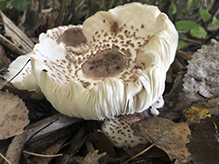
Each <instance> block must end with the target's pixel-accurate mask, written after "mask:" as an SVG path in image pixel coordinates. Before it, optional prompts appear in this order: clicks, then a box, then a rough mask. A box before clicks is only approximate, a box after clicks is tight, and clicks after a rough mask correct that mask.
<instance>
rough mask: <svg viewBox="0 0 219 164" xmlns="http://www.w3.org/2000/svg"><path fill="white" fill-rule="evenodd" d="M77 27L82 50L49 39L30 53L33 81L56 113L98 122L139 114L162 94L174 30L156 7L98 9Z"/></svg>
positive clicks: (174, 40)
mask: <svg viewBox="0 0 219 164" xmlns="http://www.w3.org/2000/svg"><path fill="white" fill-rule="evenodd" d="M133 13H134V14H133ZM148 24H150V26H148ZM82 31H83V34H84V36H85V38H86V40H87V44H85V43H84V44H85V45H87V46H88V47H89V48H87V49H85V50H86V52H85V51H84V52H83V53H75V52H74V51H72V50H71V48H70V47H71V46H65V45H64V44H63V43H62V42H61V43H60V44H57V42H55V41H54V40H52V39H50V38H48V37H47V38H45V39H44V40H42V41H41V42H40V44H38V45H36V46H35V48H34V51H33V54H34V55H32V59H31V64H32V70H33V73H34V75H35V78H36V81H37V84H38V85H39V86H40V89H41V90H42V92H43V94H44V95H45V97H46V98H47V99H48V100H49V101H50V102H51V103H52V105H53V106H54V107H55V108H56V109H57V110H58V111H60V112H61V113H63V114H66V115H68V116H75V117H80V118H84V119H98V120H103V119H104V118H113V117H114V116H118V115H125V114H133V113H135V112H142V111H144V110H146V109H147V108H149V107H150V106H151V105H152V104H153V103H154V102H155V101H156V100H157V99H158V98H159V97H160V96H161V95H162V93H163V91H164V82H165V77H166V71H167V70H168V68H169V65H170V64H171V63H172V61H173V59H174V56H175V50H176V47H177V40H178V34H177V32H176V30H175V28H174V26H173V24H172V23H171V22H170V20H169V19H168V18H167V16H166V15H165V14H164V13H160V11H159V10H158V9H157V7H154V6H149V5H142V4H140V3H131V4H127V5H124V6H119V7H116V8H115V9H112V10H109V11H108V12H103V11H102V12H98V13H97V14H95V15H94V16H92V17H90V18H88V19H87V20H86V21H85V22H84V24H83V28H82Z"/></svg>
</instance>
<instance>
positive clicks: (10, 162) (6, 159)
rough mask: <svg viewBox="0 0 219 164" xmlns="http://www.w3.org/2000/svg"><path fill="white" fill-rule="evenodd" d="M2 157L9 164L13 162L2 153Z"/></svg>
mask: <svg viewBox="0 0 219 164" xmlns="http://www.w3.org/2000/svg"><path fill="white" fill-rule="evenodd" d="M0 156H1V157H2V158H3V159H4V160H5V161H6V162H7V163H8V164H11V162H10V161H9V160H8V159H7V158H6V157H5V156H4V155H2V153H0Z"/></svg>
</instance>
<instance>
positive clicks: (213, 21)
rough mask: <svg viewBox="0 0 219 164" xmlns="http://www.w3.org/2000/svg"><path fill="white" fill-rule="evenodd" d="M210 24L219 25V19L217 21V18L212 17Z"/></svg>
mask: <svg viewBox="0 0 219 164" xmlns="http://www.w3.org/2000/svg"><path fill="white" fill-rule="evenodd" d="M212 26H213V27H216V26H219V21H218V19H217V18H216V17H213V20H212Z"/></svg>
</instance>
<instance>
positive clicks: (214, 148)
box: [187, 108, 219, 164]
mask: <svg viewBox="0 0 219 164" xmlns="http://www.w3.org/2000/svg"><path fill="white" fill-rule="evenodd" d="M218 109H219V108H218ZM214 123H215V125H216V126H217V127H218V126H219V116H214V115H212V117H211V118H206V119H204V120H201V122H200V123H199V124H193V125H192V127H191V131H192V135H191V136H189V139H190V143H188V144H187V147H188V148H189V152H190V153H191V158H192V161H193V162H194V164H206V163H209V164H218V161H219V156H218V152H219V136H218V134H217V133H218V129H215V125H214Z"/></svg>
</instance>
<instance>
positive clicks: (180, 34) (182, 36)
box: [179, 33, 187, 38]
mask: <svg viewBox="0 0 219 164" xmlns="http://www.w3.org/2000/svg"><path fill="white" fill-rule="evenodd" d="M179 38H187V36H186V35H185V34H182V33H179Z"/></svg>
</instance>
